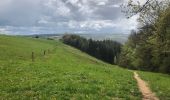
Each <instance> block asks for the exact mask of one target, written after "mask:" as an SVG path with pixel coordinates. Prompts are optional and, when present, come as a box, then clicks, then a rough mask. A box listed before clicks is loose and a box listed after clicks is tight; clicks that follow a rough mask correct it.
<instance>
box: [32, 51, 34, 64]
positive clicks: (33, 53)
mask: <svg viewBox="0 0 170 100" xmlns="http://www.w3.org/2000/svg"><path fill="white" fill-rule="evenodd" d="M31 58H32V62H34V52H32V56H31Z"/></svg>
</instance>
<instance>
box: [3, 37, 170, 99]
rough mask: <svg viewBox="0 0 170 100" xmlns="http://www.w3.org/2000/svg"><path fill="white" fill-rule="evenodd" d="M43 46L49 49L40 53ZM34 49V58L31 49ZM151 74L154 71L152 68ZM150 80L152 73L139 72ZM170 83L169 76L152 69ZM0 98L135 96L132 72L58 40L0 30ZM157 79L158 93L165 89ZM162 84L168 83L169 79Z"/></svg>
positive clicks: (136, 96)
mask: <svg viewBox="0 0 170 100" xmlns="http://www.w3.org/2000/svg"><path fill="white" fill-rule="evenodd" d="M44 50H46V51H47V50H49V52H46V55H45V56H44V54H43V53H44ZM32 52H34V54H35V61H34V62H32V60H31V54H32ZM153 74H154V73H153ZM140 75H142V78H143V79H146V80H147V79H148V80H150V82H149V83H150V85H153V84H155V83H153V81H155V79H157V78H153V79H152V78H151V77H149V76H151V75H152V73H149V74H145V72H141V73H140ZM154 75H155V77H157V76H158V78H159V79H160V80H159V81H161V82H164V84H165V80H164V79H162V78H166V82H170V78H169V76H168V75H166V76H164V75H161V76H160V75H159V74H154ZM0 76H1V77H0V99H2V100H3V99H12V100H13V99H14V100H15V99H17V100H18V99H24V100H25V99H41V100H43V99H47V100H48V99H52V100H55V99H56V100H60V99H61V100H69V99H71V100H93V99H95V100H111V99H113V100H114V99H126V100H140V99H141V94H140V93H139V91H138V87H137V84H136V81H135V80H134V78H133V72H132V71H129V70H126V69H122V68H119V67H118V66H114V65H110V64H107V63H104V62H102V61H100V60H97V59H95V58H93V57H91V56H89V55H87V54H85V53H83V52H81V51H79V50H77V49H74V48H72V47H70V46H67V45H64V44H63V43H61V42H59V41H53V40H43V39H33V38H28V37H27V38H26V37H12V36H4V35H0ZM161 82H158V83H157V84H155V85H156V86H160V88H161V89H164V90H162V91H163V93H162V94H161V93H159V92H157V90H156V89H155V85H153V86H154V87H153V90H155V92H156V93H157V94H158V95H159V97H162V96H166V97H167V98H168V97H169V96H170V94H169V93H170V90H169V89H167V88H164V87H163V83H161ZM166 87H170V85H169V84H167V85H166Z"/></svg>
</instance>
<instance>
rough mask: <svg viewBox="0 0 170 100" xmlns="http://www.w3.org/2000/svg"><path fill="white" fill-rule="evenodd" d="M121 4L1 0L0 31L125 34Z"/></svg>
mask: <svg viewBox="0 0 170 100" xmlns="http://www.w3.org/2000/svg"><path fill="white" fill-rule="evenodd" d="M125 1H126V0H125ZM123 2H124V0H1V1H0V8H1V9H0V29H1V31H3V30H4V32H11V33H25V34H31V33H60V32H69V31H70V32H76V31H79V32H98V31H100V32H108V33H109V32H116V31H117V30H118V29H119V28H120V29H119V30H122V31H120V32H125V31H129V29H127V28H124V27H125V26H123V24H124V22H128V23H129V21H128V20H127V19H125V17H124V15H123V14H122V13H121V9H120V7H119V5H120V4H121V3H123ZM118 20H123V21H118ZM125 20H126V21H125ZM134 20H135V19H134ZM130 21H131V22H133V23H131V24H130V25H131V26H132V27H134V23H135V21H133V20H130ZM116 24H117V26H116ZM121 25H122V26H121Z"/></svg>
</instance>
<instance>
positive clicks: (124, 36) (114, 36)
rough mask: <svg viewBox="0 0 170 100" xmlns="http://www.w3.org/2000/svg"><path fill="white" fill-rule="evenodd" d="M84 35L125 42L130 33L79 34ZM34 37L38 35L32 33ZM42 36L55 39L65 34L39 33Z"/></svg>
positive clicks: (97, 38)
mask: <svg viewBox="0 0 170 100" xmlns="http://www.w3.org/2000/svg"><path fill="white" fill-rule="evenodd" d="M77 35H80V36H82V37H85V38H87V39H90V38H91V39H94V40H106V39H107V40H114V41H117V42H120V43H122V44H123V43H125V42H126V41H127V39H128V36H129V34H94V33H91V34H77ZM31 36H32V37H35V36H36V35H31ZM38 36H40V37H45V38H53V39H59V38H61V37H62V36H63V34H39V35H38Z"/></svg>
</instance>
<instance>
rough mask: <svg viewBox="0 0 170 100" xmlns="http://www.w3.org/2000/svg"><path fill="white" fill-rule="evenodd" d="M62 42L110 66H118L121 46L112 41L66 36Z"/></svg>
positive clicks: (72, 35)
mask: <svg viewBox="0 0 170 100" xmlns="http://www.w3.org/2000/svg"><path fill="white" fill-rule="evenodd" d="M62 41H63V42H64V43H65V44H68V45H71V46H73V47H76V48H78V49H80V50H81V51H83V52H86V53H88V54H90V55H91V56H93V57H96V58H98V59H100V60H103V61H105V62H108V63H110V64H116V63H117V59H118V57H119V54H120V52H121V46H122V45H121V44H120V43H118V42H116V41H112V40H103V41H99V40H92V39H86V38H83V37H80V36H78V35H74V34H66V35H64V36H63V38H62Z"/></svg>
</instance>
